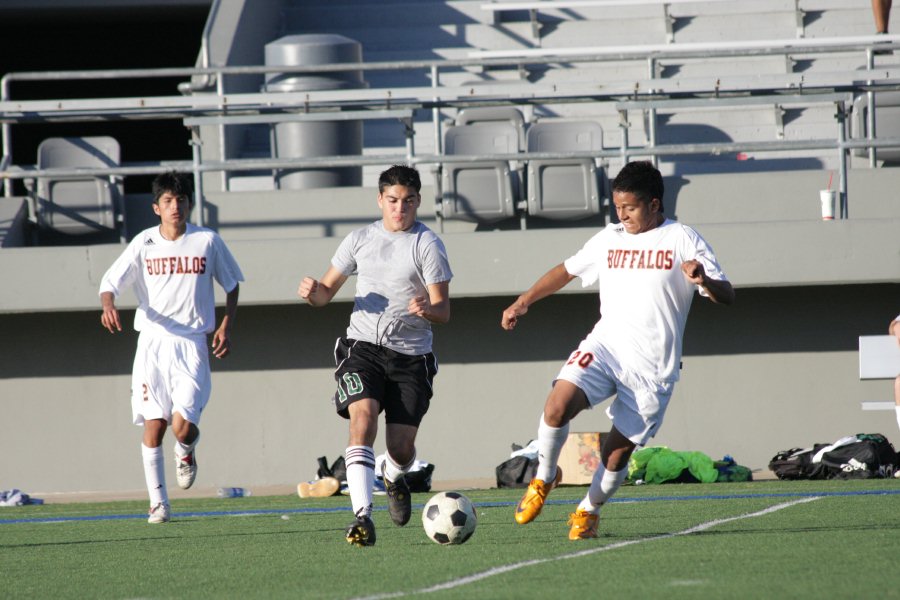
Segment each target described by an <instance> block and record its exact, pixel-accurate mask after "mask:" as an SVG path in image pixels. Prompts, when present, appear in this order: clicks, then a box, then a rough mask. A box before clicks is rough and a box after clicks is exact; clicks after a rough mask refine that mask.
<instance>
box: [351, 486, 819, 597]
mask: <svg viewBox="0 0 900 600" xmlns="http://www.w3.org/2000/svg"><path fill="white" fill-rule="evenodd" d="M819 499H821V496H812V497H809V498H800V499H798V500H793V501H791V502H782V503H781V504H776V505H774V506H770V507H768V508H765V509H763V510H758V511H756V512H752V513H747V514H745V515H738V516H736V517H728V518H725V519H715V520H713V521H707V522H706V523H701V524H699V525H695V526H694V527H689V528H688V529H685V530H683V531H676V532H674V533H666V534H663V535H657V536H654V537H651V538H641V539H634V540H624V541H621V542H616V543H614V544H609V545H607V546H600V547H597V548H588V549H586V550H580V551H578V552H573V553H571V554H563V555H560V556H554V557H550V558H535V559H531V560H526V561H523V562H518V563H512V564H509V565H504V566H501V567H494V568H492V569H488V570H487V571H482V572H480V573H474V574H472V575H467V576H466V577H461V578H459V579H454V580H451V581H446V582H444V583H439V584H437V585H433V586H430V587H426V588H421V589H418V590H411V591H408V592H391V593H386V594H377V595H375V596H365V597H362V598H356V599H354V600H387V599H388V598H402V597H404V596H411V595H414V594H430V593H432V592H442V591H444V590H451V589H454V588H458V587H462V586H464V585H468V584H470V583H476V582H478V581H481V580H483V579H487V578H489V577H494V576H495V575H502V574H504V573H509V572H510V571H515V570H518V569H523V568H525V567H531V566H534V565H539V564H544V563H549V562H554V561H557V560H567V559H570V558H581V557H584V556H589V555H591V554H598V553H600V552H607V551H609V550H617V549H619V548H624V547H626V546H632V545H634V544H639V543H641V542H653V541H656V540H664V539H669V538H673V537H676V536H680V535H690V534H693V533H698V532H700V531H704V530H706V529H710V528H711V527H716V526H718V525H723V524H725V523H730V522H732V521H740V520H742V519H749V518H752V517H761V516H764V515H767V514H770V513H773V512H777V511H779V510H782V509H785V508H790V507H793V506H796V505H798V504H804V503H806V502H812V501H814V500H819Z"/></svg>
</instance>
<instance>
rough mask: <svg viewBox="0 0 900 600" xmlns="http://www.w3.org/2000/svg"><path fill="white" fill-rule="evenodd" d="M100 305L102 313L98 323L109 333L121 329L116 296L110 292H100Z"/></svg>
mask: <svg viewBox="0 0 900 600" xmlns="http://www.w3.org/2000/svg"><path fill="white" fill-rule="evenodd" d="M100 306H102V307H103V314H102V315H100V323H101V324H102V325H103V327H105V328H106V330H107V331H109V332H110V333H115V332H117V331H122V322H121V321H120V320H119V310H118V309H117V308H116V297H115V296H114V295H113V293H112V292H103V293H101V294H100Z"/></svg>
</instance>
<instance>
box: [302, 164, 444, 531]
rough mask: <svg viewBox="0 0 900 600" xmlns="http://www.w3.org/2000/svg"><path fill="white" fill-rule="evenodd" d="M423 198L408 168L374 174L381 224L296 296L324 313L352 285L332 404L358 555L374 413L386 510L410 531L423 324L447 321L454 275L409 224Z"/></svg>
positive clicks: (355, 235) (425, 361) (431, 360)
mask: <svg viewBox="0 0 900 600" xmlns="http://www.w3.org/2000/svg"><path fill="white" fill-rule="evenodd" d="M421 189H422V183H421V180H420V179H419V173H418V171H416V170H415V169H413V168H411V167H407V166H403V165H395V166H393V167H391V168H390V169H388V170H386V171H384V172H383V173H381V175H380V176H379V178H378V207H379V208H380V209H381V219H379V220H378V221H375V222H374V223H372V224H371V225H368V226H366V227H363V228H361V229H357V230H355V231H353V232H352V233H350V235H348V236H347V237H346V238H344V241H343V242H341V245H340V246H339V247H338V249H337V252H336V253H335V255H334V257H333V258H332V259H331V266H329V267H328V270H327V271H326V272H325V274H324V275H323V276H322V278H321V279H319V280H316V279H313V278H311V277H304V278H303V281H301V282H300V287H299V289H298V290H297V294H298V295H299V296H300V297H301V298H302V299H304V300H306V301H307V302H309V303H310V304H311V305H313V306H325V305H326V304H328V303H329V302H330V301H331V299H332V298H333V297H334V295H335V294H336V293H337V292H338V290H339V289H340V288H341V286H342V285H343V284H344V282H345V281H347V278H348V277H350V276H351V275H354V274H355V275H356V276H357V281H356V297H355V300H354V303H353V312H352V314H351V315H350V326H349V327H348V328H347V335H346V337H341V338H338V340H337V342H336V343H335V349H334V358H335V365H336V369H335V373H334V378H335V380H336V381H337V391H336V392H335V394H334V399H333V402H334V406H335V408H336V409H337V413H338V414H339V415H341V416H342V417H344V418H345V419H349V420H350V440H349V444H348V446H347V450H346V452H345V454H344V460H345V462H346V465H347V485H348V487H349V489H350V500H351V503H352V505H353V512H354V516H355V519H354V521H353V523H351V524H350V526H349V527H348V528H347V531H346V537H347V541H348V542H350V543H351V544H354V545H356V546H371V545H374V544H375V526H374V524H373V522H372V518H371V517H372V486H373V484H374V482H375V451H374V449H373V445H374V443H375V436H376V433H377V430H378V416H379V414H380V413H381V412H382V411H384V414H385V429H386V438H385V442H386V446H387V454H386V456H385V461H384V463H383V465H382V473H381V474H382V476H383V478H384V483H385V487H386V491H387V496H388V510H389V512H390V515H391V520H392V521H393V522H394V523H395V524H396V525H399V526H403V525H406V523H407V522H408V521H409V517H410V512H411V504H410V495H409V486H408V485H407V484H406V481H405V479H404V475H405V473H406V472H407V471H409V469H410V468H411V467H412V465H413V463H414V462H415V459H416V447H415V442H416V434H417V433H418V430H419V424H420V423H421V421H422V417H423V416H424V415H425V413H426V412H427V411H428V406H429V402H430V400H431V396H432V382H433V380H434V376H435V374H436V373H437V360H436V359H435V357H434V354H433V353H432V351H431V340H432V334H431V324H432V323H446V322H447V321H449V320H450V279H451V278H452V277H453V273H452V272H451V271H450V263H449V261H448V259H447V251H446V249H445V248H444V244H443V242H442V241H441V240H440V238H438V236H437V235H436V234H435V233H434V232H433V231H431V230H430V229H429V228H428V227H426V226H425V225H424V224H422V223H420V222H419V221H417V220H416V211H417V210H418V209H419V206H420V204H421V202H422V198H421V196H420V194H419V192H420V190H421Z"/></svg>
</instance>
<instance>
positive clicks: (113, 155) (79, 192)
mask: <svg viewBox="0 0 900 600" xmlns="http://www.w3.org/2000/svg"><path fill="white" fill-rule="evenodd" d="M118 164H119V143H118V142H117V141H116V140H115V139H114V138H111V137H107V136H103V137H65V138H47V139H45V140H44V141H43V142H41V144H40V145H39V146H38V152H37V167H38V169H53V168H57V169H62V168H77V167H94V168H97V167H114V166H117V165H118ZM29 183H30V185H28V187H29V191H30V192H31V193H30V201H31V212H32V218H33V220H34V221H35V222H36V223H37V226H38V228H39V229H45V230H52V231H55V232H57V233H63V234H69V235H83V234H94V233H104V232H107V233H108V232H116V231H118V232H122V231H124V227H123V225H124V223H123V222H124V217H123V215H124V212H123V210H122V208H123V207H122V198H123V189H122V187H123V186H122V181H121V178H118V177H114V176H103V177H101V176H90V175H81V176H62V177H38V178H37V185H36V186H35V185H34V183H33V182H29Z"/></svg>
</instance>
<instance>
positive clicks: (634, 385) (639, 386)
mask: <svg viewBox="0 0 900 600" xmlns="http://www.w3.org/2000/svg"><path fill="white" fill-rule="evenodd" d="M613 362H614V357H612V356H610V355H609V354H608V353H607V351H606V350H605V349H604V348H603V347H601V346H600V345H599V344H595V343H593V342H592V341H590V340H587V339H586V340H583V341H582V342H581V344H579V346H578V349H577V350H576V351H575V352H573V353H572V354H571V355H570V356H569V360H568V361H566V364H564V365H563V367H562V369H560V371H559V375H557V379H564V380H566V381H568V382H570V383H572V384H574V385H576V386H578V388H580V389H581V391H583V392H584V393H585V395H586V396H587V399H588V402H589V403H590V406H591V408H593V407H594V406H596V405H598V404H600V403H601V402H603V401H604V400H606V399H607V398H610V397H611V396H613V395H615V396H616V397H615V399H614V400H613V401H612V403H610V405H609V406H608V407H607V409H606V414H607V415H608V416H609V418H610V419H611V420H612V422H613V425H614V426H615V428H616V429H618V430H619V433H621V434H622V435H624V436H625V437H627V438H628V439H629V440H631V441H632V442H634V443H635V444H637V445H638V446H645V445H646V444H647V442H649V441H650V439H651V438H652V437H653V436H655V435H656V432H657V431H659V427H660V425H662V422H663V417H664V416H665V414H666V408H668V406H669V400H670V399H671V397H672V391H673V390H674V389H675V384H674V383H673V382H671V381H654V380H651V379H647V378H645V377H641V376H640V375H636V374H633V373H618V374H617V373H616V371H615V370H614V369H612V368H611V367H610V364H612V363H613Z"/></svg>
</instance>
